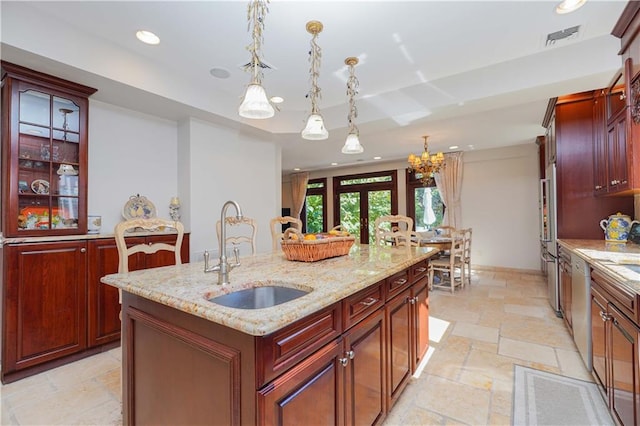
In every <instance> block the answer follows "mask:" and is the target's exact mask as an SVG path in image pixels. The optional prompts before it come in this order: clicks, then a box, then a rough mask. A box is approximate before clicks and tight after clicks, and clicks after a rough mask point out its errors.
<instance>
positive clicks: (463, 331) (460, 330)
mask: <svg viewBox="0 0 640 426" xmlns="http://www.w3.org/2000/svg"><path fill="white" fill-rule="evenodd" d="M451 334H453V335H454V336H461V337H468V338H470V339H475V340H481V341H483V342H488V343H498V334H499V330H498V329H497V328H492V327H484V326H482V325H476V324H469V323H466V322H458V323H457V324H456V325H455V327H454V328H453V331H452V332H451Z"/></svg>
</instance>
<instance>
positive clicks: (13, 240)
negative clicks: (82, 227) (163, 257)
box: [0, 230, 188, 246]
mask: <svg viewBox="0 0 640 426" xmlns="http://www.w3.org/2000/svg"><path fill="white" fill-rule="evenodd" d="M175 233H176V231H175V230H166V231H156V232H149V231H141V232H128V233H127V234H126V237H146V236H151V235H169V234H175ZM185 233H188V232H187V231H185ZM102 238H115V235H114V234H79V235H50V236H42V237H34V236H28V237H3V236H2V235H0V246H3V245H5V244H25V243H50V242H54V241H78V240H99V239H102Z"/></svg>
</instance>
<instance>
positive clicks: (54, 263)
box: [2, 241, 87, 377]
mask: <svg viewBox="0 0 640 426" xmlns="http://www.w3.org/2000/svg"><path fill="white" fill-rule="evenodd" d="M5 250H6V256H7V257H6V258H5V260H6V261H7V262H6V264H5V265H6V268H7V276H6V278H7V279H6V281H5V285H4V295H3V296H4V299H5V302H4V303H5V309H6V312H5V314H4V317H5V321H4V324H3V328H4V330H3V333H4V336H5V340H4V342H3V345H2V351H3V358H2V369H3V371H2V374H3V377H4V376H5V375H6V374H7V373H10V372H12V371H15V370H20V369H23V368H27V367H31V366H34V365H37V364H41V363H43V362H46V361H50V360H54V359H57V358H61V357H63V356H65V355H69V354H72V353H75V352H80V351H82V350H83V349H84V348H85V347H86V345H87V337H86V335H87V328H86V271H87V266H86V265H87V258H86V256H87V254H86V242H84V241H81V242H77V241H71V242H57V243H46V244H24V245H15V246H12V245H8V246H6V247H5Z"/></svg>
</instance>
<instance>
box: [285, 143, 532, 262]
mask: <svg viewBox="0 0 640 426" xmlns="http://www.w3.org/2000/svg"><path fill="white" fill-rule="evenodd" d="M463 160H464V169H463V184H462V195H461V202H462V227H463V228H469V227H470V228H473V242H472V247H471V256H472V259H471V262H472V263H473V264H474V265H482V266H497V267H506V268H515V269H528V270H539V269H540V260H539V259H540V252H539V241H538V238H539V233H538V185H539V183H538V182H539V180H538V154H537V146H536V145H535V143H534V142H533V141H532V142H531V144H529V145H517V146H512V147H507V148H500V149H490V150H481V151H467V152H465V153H464V156H463ZM405 168H406V163H405V162H404V161H399V162H388V163H380V164H377V165H374V166H367V167H364V166H363V167H351V168H344V169H330V170H322V171H315V172H311V173H310V176H309V178H310V179H314V178H320V177H328V178H329V179H328V182H327V186H328V188H327V189H328V194H327V195H328V200H327V201H328V205H327V210H328V219H329V220H328V226H329V228H331V227H332V226H333V223H332V222H333V197H332V183H331V177H333V176H340V175H347V174H356V173H367V172H373V171H379V170H394V169H396V170H398V186H399V190H398V212H399V213H400V214H406V184H405V182H406V180H405ZM282 191H283V194H285V193H286V192H287V191H291V185H290V181H289V180H288V178H287V177H285V178H284V179H283V190H282ZM285 199H288V200H290V198H285V197H283V206H284V207H288V206H287V205H285V204H284V200H285Z"/></svg>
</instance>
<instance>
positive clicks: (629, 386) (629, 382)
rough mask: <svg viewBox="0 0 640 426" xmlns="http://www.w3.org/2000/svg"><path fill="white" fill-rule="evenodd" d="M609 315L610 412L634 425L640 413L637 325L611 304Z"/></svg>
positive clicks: (624, 423) (618, 418)
mask: <svg viewBox="0 0 640 426" xmlns="http://www.w3.org/2000/svg"><path fill="white" fill-rule="evenodd" d="M609 315H610V316H611V328H610V330H611V339H610V340H609V342H610V344H611V350H610V352H609V354H610V357H611V370H610V371H611V381H610V383H611V388H610V392H611V396H610V403H611V412H612V413H613V415H614V416H615V417H616V419H617V420H618V421H619V422H620V423H621V424H623V425H636V424H638V423H637V421H636V420H637V416H638V415H639V414H640V411H639V410H640V383H638V379H639V375H638V363H639V362H640V358H638V354H639V352H638V328H637V327H636V326H635V325H634V324H633V323H632V322H631V321H629V320H628V319H627V317H626V316H624V315H623V314H622V313H621V312H620V311H618V310H617V309H616V308H615V306H613V305H611V304H609Z"/></svg>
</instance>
